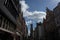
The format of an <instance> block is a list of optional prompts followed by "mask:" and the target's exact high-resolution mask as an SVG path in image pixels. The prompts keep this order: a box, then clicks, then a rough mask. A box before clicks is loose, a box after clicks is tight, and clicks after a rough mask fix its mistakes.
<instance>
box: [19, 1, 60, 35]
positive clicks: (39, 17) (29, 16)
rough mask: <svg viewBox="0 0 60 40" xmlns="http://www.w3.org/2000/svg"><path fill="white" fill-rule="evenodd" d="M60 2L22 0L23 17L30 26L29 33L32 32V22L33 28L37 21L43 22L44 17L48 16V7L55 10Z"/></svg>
mask: <svg viewBox="0 0 60 40" xmlns="http://www.w3.org/2000/svg"><path fill="white" fill-rule="evenodd" d="M58 2H60V0H22V1H20V3H21V10H22V12H23V17H24V18H25V21H26V25H27V27H28V34H29V33H30V24H33V29H35V27H36V23H38V22H43V18H45V16H46V7H48V8H49V9H50V10H53V8H55V7H56V6H57V4H58Z"/></svg>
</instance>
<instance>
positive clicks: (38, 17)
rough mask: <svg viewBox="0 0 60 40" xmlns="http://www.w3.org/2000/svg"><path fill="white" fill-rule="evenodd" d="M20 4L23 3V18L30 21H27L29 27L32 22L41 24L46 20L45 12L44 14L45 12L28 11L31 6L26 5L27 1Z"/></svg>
mask: <svg viewBox="0 0 60 40" xmlns="http://www.w3.org/2000/svg"><path fill="white" fill-rule="evenodd" d="M20 3H21V9H22V12H23V17H25V18H26V19H28V21H26V24H27V25H28V24H30V23H31V22H32V21H31V20H33V21H36V22H40V21H42V20H43V17H44V18H45V15H46V13H45V12H43V11H33V12H30V11H28V10H27V9H29V5H28V4H26V2H25V1H20ZM29 19H31V20H29Z"/></svg>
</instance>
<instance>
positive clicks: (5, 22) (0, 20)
mask: <svg viewBox="0 0 60 40" xmlns="http://www.w3.org/2000/svg"><path fill="white" fill-rule="evenodd" d="M0 27H1V28H3V29H6V30H9V31H12V32H14V31H15V29H16V26H15V25H14V24H13V23H12V22H11V21H10V20H9V19H8V18H6V17H4V16H3V15H1V14H0Z"/></svg>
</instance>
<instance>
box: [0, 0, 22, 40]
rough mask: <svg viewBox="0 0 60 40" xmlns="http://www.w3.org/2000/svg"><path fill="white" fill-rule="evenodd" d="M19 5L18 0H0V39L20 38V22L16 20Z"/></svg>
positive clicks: (19, 39)
mask: <svg viewBox="0 0 60 40" xmlns="http://www.w3.org/2000/svg"><path fill="white" fill-rule="evenodd" d="M20 6H21V5H20ZM20 6H19V0H0V35H1V36H0V39H1V40H22V39H21V38H22V32H21V23H20V22H18V20H19V19H18V18H19V13H20V12H21V7H20ZM19 7H20V9H19ZM19 10H20V11H19Z"/></svg>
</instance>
